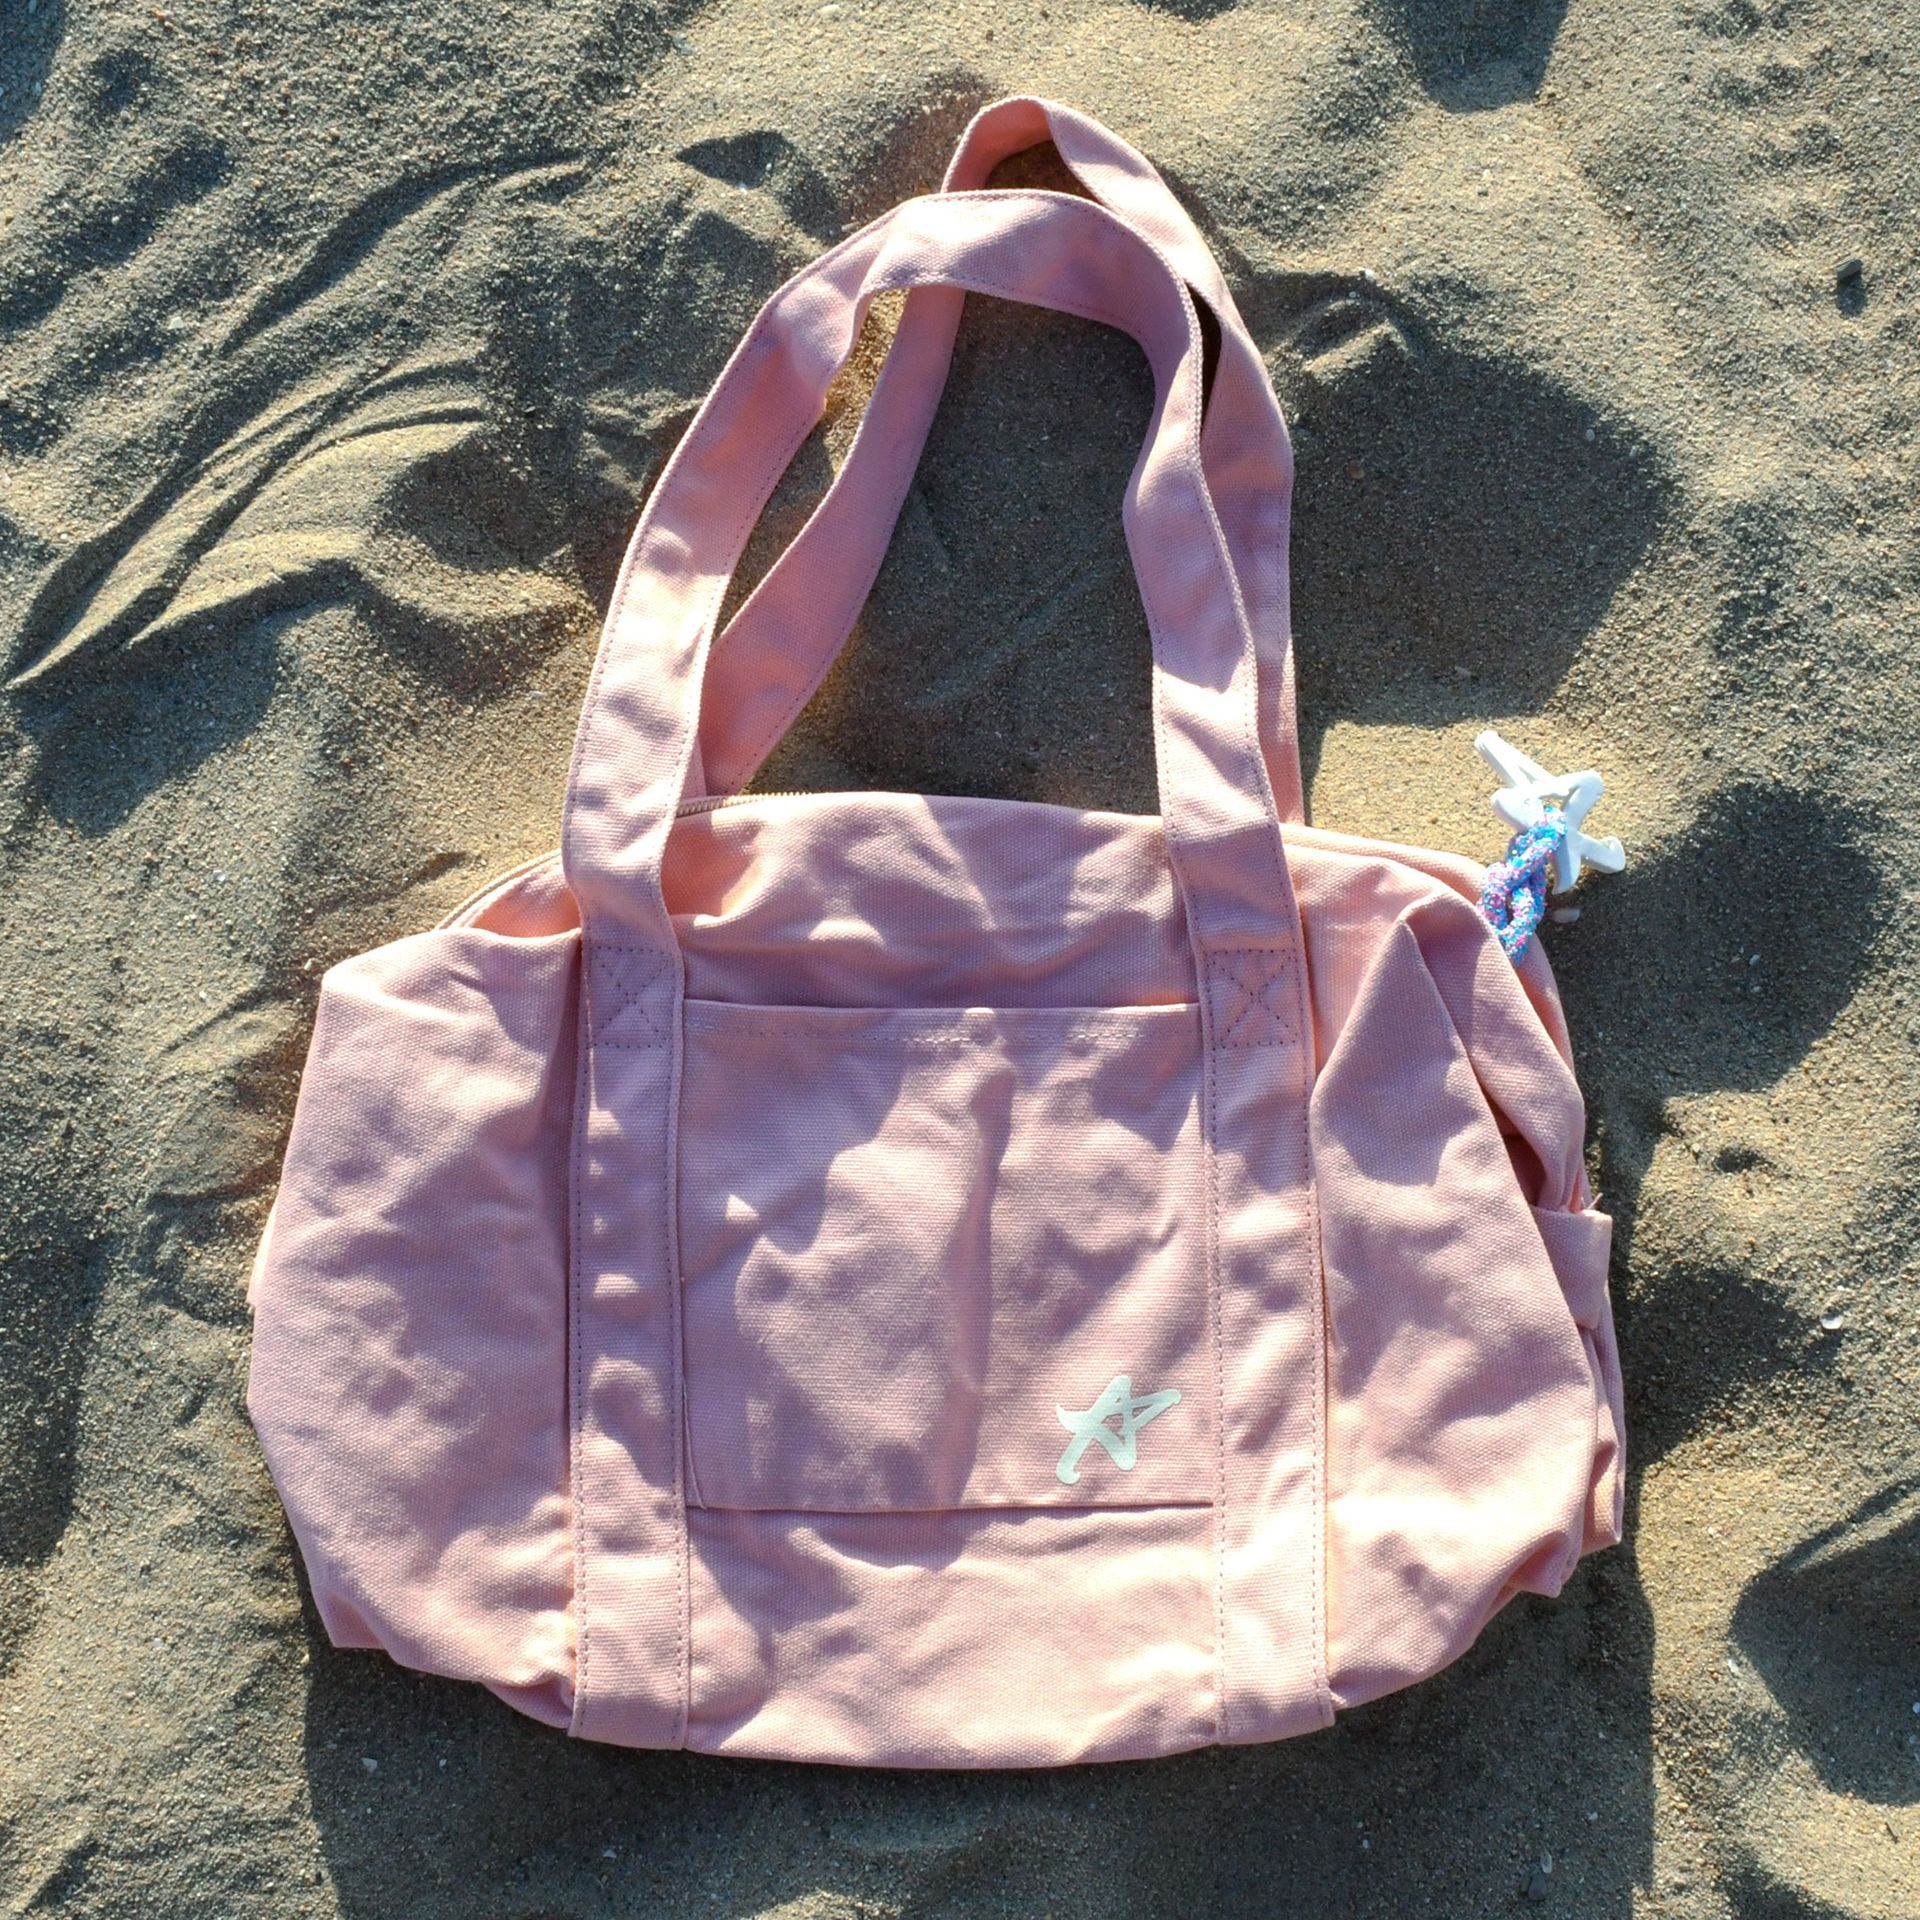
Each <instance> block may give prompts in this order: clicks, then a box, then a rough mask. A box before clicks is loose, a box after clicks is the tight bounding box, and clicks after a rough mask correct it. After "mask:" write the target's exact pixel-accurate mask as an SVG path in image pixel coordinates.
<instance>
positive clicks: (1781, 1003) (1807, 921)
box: [1551, 784, 1888, 1459]
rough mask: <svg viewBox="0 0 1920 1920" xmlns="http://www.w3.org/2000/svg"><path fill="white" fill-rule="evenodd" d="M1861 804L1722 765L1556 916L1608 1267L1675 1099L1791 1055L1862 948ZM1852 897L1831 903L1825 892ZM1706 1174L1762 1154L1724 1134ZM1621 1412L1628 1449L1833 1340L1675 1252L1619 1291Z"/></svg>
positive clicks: (1662, 1435)
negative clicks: (1700, 798) (1661, 826)
mask: <svg viewBox="0 0 1920 1920" xmlns="http://www.w3.org/2000/svg"><path fill="white" fill-rule="evenodd" d="M1867 845H1868V836H1867V823H1865V822H1863V821H1860V820H1858V819H1856V818H1854V817H1853V816H1852V815H1851V814H1850V813H1849V812H1848V811H1847V810H1846V809H1844V808H1842V807H1840V806H1838V805H1836V804H1835V803H1834V802H1833V801H1831V800H1830V799H1828V798H1827V797H1826V796H1825V795H1823V794H1819V793H1803V792H1800V791H1797V790H1795V789H1792V788H1785V787H1772V786H1762V785H1752V784H1736V785H1731V786H1728V787H1724V788H1722V789H1720V790H1719V791H1717V792H1714V793H1710V794H1709V795H1708V796H1707V797H1706V799H1705V801H1704V803H1703V804H1702V807H1701V810H1700V812H1699V813H1698V815H1696V817H1695V818H1694V819H1693V820H1692V821H1691V822H1689V823H1688V825H1687V826H1686V827H1685V828H1684V829H1682V830H1681V831H1680V832H1679V833H1678V834H1677V835H1676V836H1675V837H1674V838H1673V839H1672V840H1671V841H1669V842H1667V843H1666V844H1665V845H1663V846H1662V847H1660V848H1659V849H1658V850H1657V851H1655V852H1653V853H1652V854H1651V855H1649V856H1646V857H1642V858H1637V859H1635V860H1634V861H1633V862H1632V863H1630V864H1629V866H1628V867H1627V870H1626V871H1625V872H1624V873H1622V874H1619V875H1616V876H1612V877H1610V878H1609V879H1608V880H1607V882H1606V884H1605V886H1604V888H1596V889H1595V890H1594V891H1593V893H1592V895H1591V897H1590V898H1588V899H1587V900H1585V901H1584V902H1583V904H1582V908H1581V916H1580V920H1579V922H1578V924H1577V925H1574V926H1571V927H1566V928H1555V929H1553V930H1552V940H1551V946H1552V952H1553V960H1554V967H1555V971H1556V974H1557V975H1558V977H1559V980H1560V984H1561V989H1562V992H1563V993H1564V994H1565V995H1566V997H1567V1000H1568V1003H1569V1005H1570V1006H1572V1007H1574V1008H1576V1009H1579V1013H1578V1016H1577V1017H1576V1018H1574V1019H1573V1021H1572V1023H1571V1024H1572V1031H1573V1043H1574V1052H1575V1057H1576V1061H1577V1064H1578V1069H1579V1074H1580V1081H1581V1085H1582V1087H1583V1088H1584V1089H1585V1091H1586V1094H1587V1100H1588V1107H1589V1111H1590V1113H1591V1114H1592V1116H1593V1127H1594V1135H1595V1141H1596V1145H1597V1147H1598V1150H1599V1156H1600V1167H1601V1172H1600V1185H1601V1188H1602V1190H1603V1193H1604V1195H1605V1203H1606V1205H1607V1207H1608V1210H1609V1211H1610V1212H1611V1213H1612V1214H1613V1215H1614V1221H1615V1228H1614V1259H1615V1263H1616V1270H1617V1271H1620V1270H1624V1268H1625V1267H1626V1266H1627V1264H1628V1263H1629V1262H1630V1260H1631V1255H1632V1249H1633V1242H1634V1229H1635V1223H1636V1215H1637V1213H1638V1206H1639V1194H1640V1188H1641V1184H1642V1182H1643V1181H1644V1179H1645V1177H1646V1174H1647V1170H1648V1168H1649V1166H1650V1165H1651V1163H1652V1160H1653V1157H1654V1154H1655V1153H1656V1151H1657V1150H1658V1149H1659V1147H1660V1145H1661V1143H1662V1141H1663V1140H1664V1139H1666V1138H1668V1137H1669V1135H1670V1134H1671V1133H1672V1131H1673V1121H1672V1120H1671V1118H1670V1114H1669V1102H1670V1101H1673V1100H1676V1099H1684V1098H1686V1097H1688V1096H1697V1095H1700V1094H1707V1093H1713V1092H1754V1091H1758V1090H1761V1089H1763V1088H1766V1087H1769V1086H1772V1085H1773V1084H1774V1083H1775V1082H1777V1081H1778V1080H1779V1079H1780V1078H1781V1077H1782V1076H1783V1075H1785V1074H1787V1073H1788V1072H1790V1071H1791V1070H1792V1069H1793V1068H1794V1067H1796V1066H1797V1065H1798V1064H1799V1063H1800V1061H1801V1060H1802V1059H1804V1058H1805V1056H1806V1054H1807V1053H1808V1051H1809V1050H1810V1049H1811V1048H1812V1047H1813V1046H1814V1045H1815V1043H1816V1042H1817V1041H1818V1040H1819V1039H1820V1038H1821V1036H1822V1035H1823V1034H1825V1032H1826V1031H1827V1029H1828V1028H1829V1027H1830V1026H1831V1025H1832V1023H1833V1020H1834V1018H1835V1016H1836V1015H1837V1014H1838V1013H1839V1012H1840V1010H1841V1009H1842V1008H1843V1007H1844V1006H1846V1004H1847V1003H1848V1001H1849V1000H1851V999H1852V997H1853V995H1854V994H1855V992H1856V991H1857V990H1858V988H1859V986H1860V983H1861V981H1862V980H1863V979H1864V978H1865V977H1866V974H1867V971H1868V968H1869V967H1870V965H1871V963H1872V943H1873V938H1874V934H1875V929H1876V928H1877V926H1878V924H1879V922H1880V919H1881V913H1880V911H1879V907H1880V903H1881V902H1882V901H1883V900H1884V898H1885V895H1886V892H1887V884H1888V883H1887V881H1886V878H1885V876H1884V875H1883V874H1882V873H1881V871H1880V869H1879V867H1878V866H1877V865H1876V863H1875V862H1874V860H1873V859H1872V857H1871V855H1870V854H1869V853H1868V851H1867ZM1836 900H1844V901H1847V902H1848V903H1849V906H1848V909H1847V911H1846V912H1844V913H1835V912H1833V911H1831V908H1830V903H1831V902H1833V901H1836ZM1703 1172H1704V1174H1705V1176H1706V1177H1709V1178H1715V1179H1722V1180H1727V1181H1736V1182H1739V1181H1749V1180H1753V1179H1760V1180H1764V1179H1766V1178H1768V1177H1770V1174H1771V1169H1770V1168H1769V1167H1768V1166H1767V1165H1766V1163H1765V1160H1764V1157H1763V1156H1761V1155H1760V1154H1758V1153H1757V1152H1755V1151H1750V1150H1743V1149H1741V1148H1739V1147H1737V1146H1731V1147H1725V1148H1722V1149H1721V1150H1720V1152H1719V1153H1718V1155H1717V1156H1716V1158H1715V1160H1714V1161H1713V1162H1712V1163H1711V1165H1709V1166H1707V1167H1705V1168H1704V1169H1703ZM1616 1310H1617V1311H1618V1312H1619V1315H1620V1343H1621V1355H1622V1364H1623V1369H1624V1371H1625V1373H1626V1376H1627V1378H1628V1380H1629V1381H1630V1382H1631V1383H1632V1392H1633V1399H1632V1402H1631V1403H1630V1407H1629V1428H1630V1430H1631V1432H1632V1435H1633V1440H1634V1444H1635V1447H1636V1449H1637V1451H1638V1453H1639V1455H1640V1457H1641V1458H1643V1459H1644V1458H1646V1457H1648V1456H1649V1455H1650V1454H1658V1453H1660V1452H1662V1451H1664V1450H1665V1449H1666V1448H1667V1447H1669V1446H1672V1445H1674V1444H1676V1443H1677V1442H1679V1441H1680V1440H1682V1439H1684V1438H1685V1437H1686V1436H1687V1435H1689V1434H1690V1433H1693V1432H1695V1431H1697V1430H1698V1429H1699V1427H1700V1426H1701V1425H1702V1424H1703V1422H1705V1421H1706V1420H1707V1419H1708V1418H1710V1417H1711V1416H1713V1415H1714V1414H1715V1413H1718V1412H1723V1411H1724V1410H1725V1409H1726V1408H1727V1407H1728V1405H1729V1404H1730V1403H1731V1402H1733V1401H1735V1400H1737V1399H1738V1398H1740V1397H1741V1396H1743V1395H1748V1394H1751V1393H1754V1392H1757V1391H1759V1390H1761V1389H1763V1388H1764V1387H1765V1386H1766V1384H1767V1383H1768V1382H1769V1381H1771V1380H1773V1379H1775V1378H1778V1377H1780V1376H1781V1375H1782V1374H1783V1373H1788V1372H1799V1373H1805V1372H1815V1371H1820V1370H1823V1369H1825V1368H1827V1367H1829V1366H1831V1365H1832V1364H1833V1363H1834V1362H1835V1360H1836V1359H1837V1357H1838V1355H1839V1351H1840V1342H1839V1341H1838V1340H1837V1339H1835V1338H1834V1337H1833V1336H1832V1335H1831V1334H1830V1333H1828V1332H1826V1331H1823V1330H1822V1329H1821V1328H1820V1327H1819V1326H1818V1324H1817V1323H1816V1322H1812V1321H1810V1320H1809V1319H1808V1317H1807V1315H1806V1314H1805V1312H1804V1310H1803V1309H1802V1308H1800V1307H1796V1306H1795V1305H1794V1304H1793V1303H1792V1302H1791V1301H1790V1300H1789V1298H1788V1297H1787V1295H1786V1294H1785V1293H1784V1292H1783V1291H1782V1290H1781V1289H1780V1288H1779V1287H1778V1286H1776V1285H1775V1284H1774V1283H1773V1282H1771V1281H1769V1280H1767V1279H1765V1278H1763V1277H1762V1276H1761V1275H1759V1274H1758V1273H1755V1272H1747V1271H1741V1270H1733V1269H1728V1268H1721V1267H1712V1268H1705V1267H1701V1268H1695V1267H1690V1266H1686V1265H1681V1266H1678V1267H1674V1268H1670V1269H1669V1270H1668V1271H1666V1272H1665V1273H1664V1274H1663V1275H1662V1276H1661V1279H1660V1283H1659V1285H1658V1286H1657V1287H1654V1288H1652V1289H1650V1290H1648V1291H1646V1292H1645V1293H1643V1294H1641V1295H1637V1296H1636V1297H1634V1298H1633V1299H1631V1300H1630V1301H1622V1300H1621V1299H1620V1298H1619V1297H1618V1296H1617V1295H1616Z"/></svg>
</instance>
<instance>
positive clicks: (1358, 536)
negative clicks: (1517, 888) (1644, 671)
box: [1243, 275, 1666, 780]
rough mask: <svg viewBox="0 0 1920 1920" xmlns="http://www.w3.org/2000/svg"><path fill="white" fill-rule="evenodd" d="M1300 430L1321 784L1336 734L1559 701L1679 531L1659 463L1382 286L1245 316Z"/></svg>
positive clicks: (1268, 288) (1258, 297)
mask: <svg viewBox="0 0 1920 1920" xmlns="http://www.w3.org/2000/svg"><path fill="white" fill-rule="evenodd" d="M1243 304H1244V305H1245V306H1246V307H1247V309H1248V320H1249V324H1250V325H1251V326H1252V327H1253V329H1254V332H1255V335H1256V337H1257V338H1260V339H1262V340H1263V341H1271V342H1273V343H1274V345H1273V346H1272V347H1271V348H1270V350H1269V359H1270V363H1271V365H1272V367H1273V371H1274V376H1275V380H1276V383H1277V384H1278V386H1279V387H1280V389H1281V395H1282V399H1283V401H1284V402H1285V403H1286V407H1287V414H1288V418H1289V420H1290V422H1291V423H1292V427H1293V434H1294V449H1295V466H1296V472H1295V481H1294V519H1293V624H1294V636H1295V639H1294V647H1295V657H1296V661H1297V672H1298V676H1299V686H1300V716H1301V753H1302V758H1303V761H1304V764H1305V765H1306V767H1307V769H1308V777H1309V780H1311V777H1312V769H1313V768H1314V767H1315V766H1316V765H1317V764H1318V760H1319V752H1320V745H1321V741H1322V739H1323V738H1324V735H1325V732H1326V729H1327V728H1328V727H1329V726H1330V725H1332V724H1333V723H1334V722H1336V721H1341V720H1348V721H1362V722H1375V723H1379V722H1396V723H1400V724H1407V725H1418V726H1423V727H1432V726H1436V725H1445V724H1453V723H1459V722H1462V721H1466V720H1471V719H1475V718H1477V717H1479V716H1482V715H1485V714H1488V713H1502V714H1516V713H1527V712H1530V711H1535V710H1537V709H1538V708H1540V707H1541V706H1543V705H1544V704H1545V703H1546V701H1547V699H1548V698H1549V696H1550V695H1551V694H1552V692H1553V690H1554V689H1555V688H1556V687H1557V686H1558V685H1559V683H1560V681H1561V679H1562V677H1563V676H1564V674H1565V672H1566V670H1567V667H1568V665H1569V664H1570V662H1571V661H1572V659H1573V656H1574V654H1575V653H1576V652H1577V651H1578V650H1579V648H1580V647H1581V646H1582V645H1583V644H1584V643H1585V641H1586V639H1587V637H1588V635H1589V634H1590V633H1592V631H1593V630H1594V628H1595V627H1596V626H1597V625H1598V624H1599V622H1600V620H1601V618H1602V617H1603V616H1604V614H1605V611H1606V609H1607V606H1608V605H1609V603H1610V602H1611V600H1612V598H1613V596H1614V594H1615V592H1616V591H1617V590H1618V588H1619V586H1620V584H1621V582H1622V581H1623V580H1625V579H1626V577H1627V576H1628V575H1629V574H1630V573H1631V572H1632V570H1633V568H1634V567H1635V565H1636V564H1637V563H1638V562H1639V560H1640V558H1641V556H1642V555H1643V554H1644V553H1645V552H1646V550H1647V547H1648V546H1649V544H1650V543H1651V542H1652V540H1653V538H1654V536H1655V534H1656V533H1657V532H1658V530H1659V528H1660V527H1661V525H1662V524H1663V522H1664V519H1665V514H1666V501H1665V499H1664V497H1663V492H1662V489H1661V487H1660V485H1659V483H1658V481H1657V479H1656V477H1655V475H1654V474H1653V473H1652V471H1651V470H1650V466H1651V463H1650V462H1648V461H1646V460H1644V459H1637V458H1635V457H1634V453H1633V450H1632V448H1631V447H1630V446H1629V445H1628V444H1626V443H1624V442H1623V441H1622V439H1621V438H1620V437H1619V435H1618V433H1617V432H1616V430H1615V429H1613V428H1612V427H1610V426H1609V425H1608V423H1606V422H1605V421H1601V420H1596V419H1595V418H1594V417H1593V415H1592V414H1591V412H1590V410H1589V409H1588V408H1587V407H1586V406H1585V405H1584V404H1583V403H1582V402H1581V401H1580V400H1579V399H1577V398H1576V397H1575V396H1574V395H1573V394H1572V393H1571V392H1569V391H1568V390H1567V389H1565V388H1564V387H1562V386H1560V385H1559V384H1557V383H1556V382H1554V381H1553V380H1551V379H1549V378H1547V377H1546V376H1544V375H1542V374H1541V373H1539V372H1537V371H1536V370H1534V369H1532V368H1529V367H1527V366H1525V365H1524V364H1521V363H1518V362H1513V361H1503V360H1494V359H1489V358H1487V357H1485V356H1482V355H1479V354H1475V353H1469V352H1465V351H1462V350H1461V349H1459V348H1457V347H1455V346H1453V345H1451V344H1450V343H1448V342H1446V341H1444V340H1441V339H1438V338H1436V337H1434V336H1433V335H1432V333H1431V332H1430V331H1429V330H1428V329H1427V328H1426V327H1425V326H1424V325H1422V324H1421V323H1420V322H1419V321H1418V320H1417V319H1415V318H1414V317H1413V316H1411V315H1410V314H1408V313H1407V312H1406V311H1405V310H1404V309H1402V307H1401V306H1400V304H1399V303H1398V302H1397V301H1396V300H1395V299H1394V298H1393V297H1392V296H1391V295H1390V294H1388V293H1386V292H1384V291H1382V290H1381V289H1379V288H1377V287H1375V286H1374V285H1373V284H1372V283H1370V282H1367V281H1365V280H1364V279H1356V280H1346V279H1341V278H1337V277H1334V276H1322V275H1282V276H1275V277H1272V278H1270V279H1267V280H1265V281H1263V282H1261V283H1259V284H1258V285H1257V287H1255V288H1254V289H1252V290H1250V292H1249V295H1248V297H1247V299H1246V300H1245V302H1244V303H1243Z"/></svg>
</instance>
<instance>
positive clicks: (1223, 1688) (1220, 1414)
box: [1200, 1047, 1232, 1746]
mask: <svg viewBox="0 0 1920 1920" xmlns="http://www.w3.org/2000/svg"><path fill="white" fill-rule="evenodd" d="M1212 1054H1213V1049H1212V1048H1211V1047H1209V1048H1208V1049H1207V1057H1206V1058H1205V1059H1203V1060H1202V1061H1201V1063H1200V1071H1201V1072H1202V1074H1204V1075H1205V1077H1206V1088H1207V1124H1206V1131H1205V1135H1204V1137H1203V1138H1202V1140H1201V1142H1200V1150H1201V1152H1202V1153H1203V1154H1205V1155H1206V1162H1207V1241H1206V1245H1207V1317H1208V1318H1209V1319H1210V1320H1211V1321H1212V1323H1213V1473H1214V1482H1213V1688H1214V1703H1213V1723H1214V1739H1215V1742H1216V1743H1217V1744H1219V1745H1222V1746H1224V1745H1225V1744H1226V1741H1227V1735H1228V1733H1229V1731H1230V1730H1231V1726H1232V1713H1231V1710H1230V1708H1229V1706H1228V1687H1227V1420H1226V1412H1227V1375H1226V1366H1227V1362H1226V1343H1225V1340H1224V1337H1223V1335H1222V1332H1221V1327H1220V1312H1221V1300H1220V1295H1221V1287H1220V1160H1219V1155H1218V1154H1217V1153H1216V1152H1215V1150H1214V1146H1215V1141H1216V1139H1217V1128H1218V1124H1219V1096H1220V1076H1219V1072H1218V1070H1217V1068H1216V1067H1215V1064H1214V1061H1213V1058H1212Z"/></svg>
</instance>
